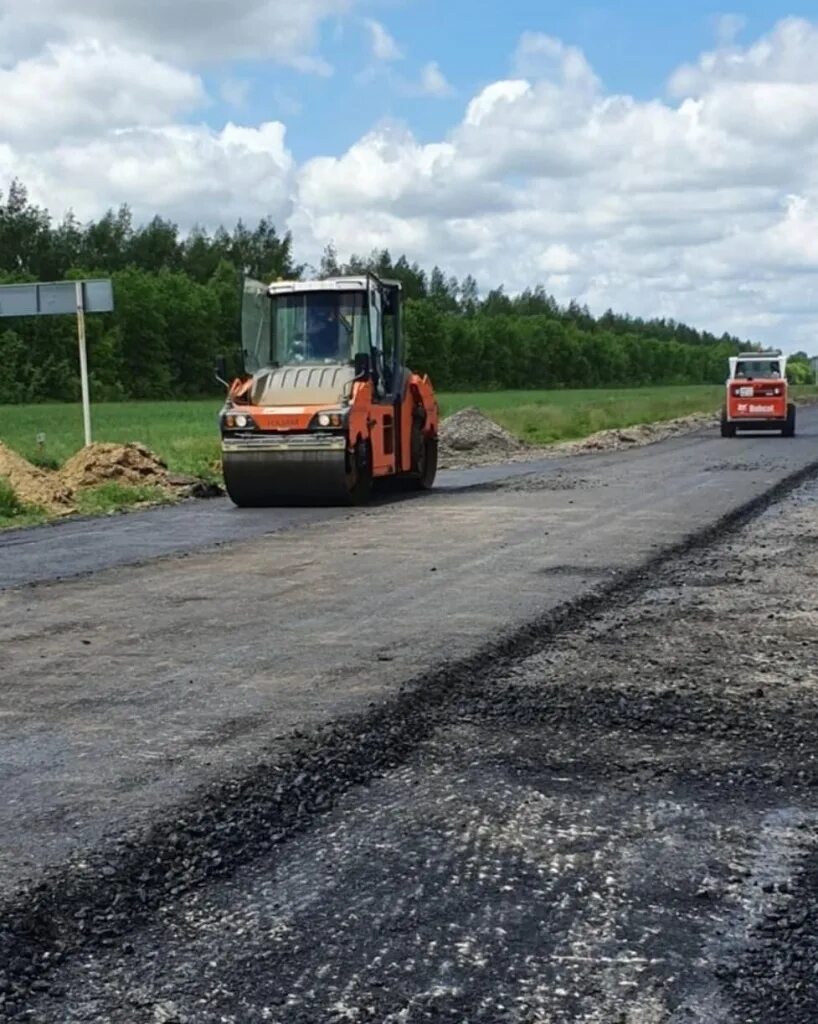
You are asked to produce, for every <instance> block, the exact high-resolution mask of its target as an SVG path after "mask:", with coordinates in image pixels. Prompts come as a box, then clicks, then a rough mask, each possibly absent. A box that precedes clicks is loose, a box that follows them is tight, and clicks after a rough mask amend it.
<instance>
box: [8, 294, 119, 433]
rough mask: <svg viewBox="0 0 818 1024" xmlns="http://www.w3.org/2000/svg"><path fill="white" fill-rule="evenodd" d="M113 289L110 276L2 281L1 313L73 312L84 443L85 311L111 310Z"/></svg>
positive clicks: (87, 426) (87, 407) (87, 419)
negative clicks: (13, 282) (88, 279)
mask: <svg viewBox="0 0 818 1024" xmlns="http://www.w3.org/2000/svg"><path fill="white" fill-rule="evenodd" d="M113 308H114V291H113V285H112V284H111V281H110V279H108V278H105V279H103V280H93V281H55V282H53V283H37V284H4V285H0V317H3V316H57V315H59V314H67V313H74V314H75V315H76V317H77V340H78V343H79V354H80V385H81V387H82V423H83V428H84V431H85V443H86V445H89V444H90V443H91V398H90V392H89V388H88V351H87V347H86V343H85V314H86V313H110V312H112V311H113Z"/></svg>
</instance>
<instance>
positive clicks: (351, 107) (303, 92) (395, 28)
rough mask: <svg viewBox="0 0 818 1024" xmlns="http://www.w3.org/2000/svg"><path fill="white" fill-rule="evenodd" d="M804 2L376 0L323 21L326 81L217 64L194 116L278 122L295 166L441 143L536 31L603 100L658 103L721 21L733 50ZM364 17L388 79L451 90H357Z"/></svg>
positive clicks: (367, 53)
mask: <svg viewBox="0 0 818 1024" xmlns="http://www.w3.org/2000/svg"><path fill="white" fill-rule="evenodd" d="M815 13H816V4H815V3H781V2H780V0H743V2H742V3H741V5H740V7H738V8H735V9H730V8H726V9H725V8H720V7H718V6H714V4H713V3H712V2H708V0H687V2H685V3H679V2H667V0H665V2H660V3H652V2H650V0H620V2H616V3H607V4H604V3H577V2H566V0H505V2H499V0H492V2H483V3H474V2H470V0H445V2H441V0H393V2H389V0H383V2H371V3H368V4H367V5H366V6H364V7H360V8H358V10H357V11H356V13H355V15H354V16H353V17H349V18H345V19H343V21H340V20H338V21H335V20H333V21H329V22H325V23H324V24H323V25H322V27H321V30H320V34H321V39H320V45H319V47H318V49H319V51H320V53H321V54H322V56H324V57H325V58H326V60H327V61H328V62H329V63H330V64H331V65H332V66H333V69H334V73H333V75H332V76H331V77H327V78H324V77H321V76H315V75H307V74H303V73H301V72H299V71H295V70H292V69H288V68H283V67H281V66H280V65H277V64H274V63H271V62H250V63H241V64H227V65H222V66H221V67H220V68H219V69H218V71H212V70H211V71H210V72H209V73H207V74H206V75H205V79H206V81H207V82H208V85H209V86H210V88H211V92H212V94H213V95H214V96H215V97H216V101H215V102H214V103H213V105H212V106H211V107H210V108H209V109H208V110H207V111H205V112H204V116H205V117H206V119H207V120H208V121H209V122H210V123H212V124H213V125H218V124H220V123H222V122H223V121H224V120H225V119H226V118H232V119H234V120H236V121H239V122H245V121H246V122H248V123H256V122H258V121H261V120H265V119H281V120H284V121H285V122H286V124H287V127H288V144H289V146H290V148H291V149H292V151H293V153H294V155H295V156H296V158H297V159H299V160H303V159H307V158H309V157H312V156H316V155H319V154H323V153H327V152H338V151H340V150H343V149H346V148H347V147H348V146H350V145H351V144H352V143H353V142H354V141H355V140H356V139H358V138H360V136H361V135H362V134H363V133H364V132H366V131H367V130H368V129H369V128H370V127H371V126H373V125H375V124H377V123H379V122H380V121H382V120H383V119H396V120H399V121H401V122H404V123H406V124H408V125H409V127H410V128H411V129H412V131H413V132H414V133H415V134H416V136H417V137H418V138H419V139H420V140H421V141H430V140H432V139H436V138H440V137H441V136H443V135H445V133H446V132H447V130H448V129H449V128H450V127H452V126H453V125H455V124H456V123H457V122H458V121H459V120H460V118H461V116H462V112H463V109H464V107H465V106H466V104H467V103H468V101H469V100H470V98H471V97H472V96H474V95H475V93H476V92H478V91H479V90H480V89H481V88H482V87H483V86H484V85H486V84H488V83H490V82H493V81H496V80H497V79H500V78H505V77H511V76H512V75H513V55H514V51H515V49H516V46H517V44H518V41H519V39H520V37H521V35H522V34H523V33H524V32H542V33H546V34H548V35H551V36H555V37H557V38H559V39H561V40H562V41H563V42H564V43H567V44H569V45H572V46H577V47H579V48H580V49H581V50H582V51H583V52H584V53H585V55H586V57H587V58H588V60H589V62H590V64H591V66H592V67H593V69H594V71H595V72H596V73H597V75H598V76H599V77H600V78H601V79H602V82H603V85H604V87H605V91H606V92H612V93H627V94H629V95H633V96H636V97H638V98H643V99H646V98H649V97H653V96H657V95H659V96H661V95H663V94H664V92H665V86H666V82H667V78H668V75H669V74H670V73H671V72H672V71H673V70H675V68H677V67H678V66H680V65H682V64H684V63H686V62H689V61H693V60H695V59H696V57H697V56H698V55H699V54H700V53H702V52H704V51H706V50H709V49H712V48H714V47H715V46H716V45H717V43H718V42H719V39H718V32H719V29H718V26H719V24H720V23H721V19H722V18H723V17H724V15H735V17H736V18H738V19H740V22H741V27H740V28H739V29H738V31H737V32H736V35H735V39H736V42H738V43H741V42H742V41H744V40H752V39H755V38H757V37H758V36H760V35H762V34H763V33H765V32H767V31H769V30H770V28H772V26H773V25H775V23H776V22H777V21H778V20H779V19H780V18H782V17H784V16H803V17H809V16H814V15H815ZM366 18H373V19H376V20H377V21H379V22H380V23H381V24H382V25H383V26H384V27H385V28H386V30H387V31H388V32H389V33H390V34H391V36H392V37H393V38H394V40H395V42H396V43H397V45H398V47H399V48H400V49H401V51H402V54H403V58H402V59H400V60H397V61H395V62H394V63H392V64H391V65H390V68H391V70H392V72H393V73H394V75H397V76H400V77H402V78H404V79H406V80H411V79H413V78H414V79H416V78H417V76H418V74H419V73H420V70H421V68H422V67H423V66H424V65H425V64H427V63H428V62H430V61H434V62H436V63H437V64H439V66H440V68H441V70H442V72H443V73H444V74H445V76H446V78H447V79H448V81H449V82H450V83H451V85H452V87H453V91H452V94H451V95H450V96H446V97H443V98H440V97H427V96H412V95H407V90H406V89H405V88H401V86H400V85H399V84H396V83H395V82H394V81H392V80H390V79H389V78H387V77H386V76H385V75H381V76H380V77H374V78H373V79H372V80H371V81H360V80H359V79H360V76H361V73H362V72H363V71H365V70H366V69H367V68H369V67H371V65H372V63H373V61H372V58H371V44H370V34H369V32H368V30H367V28H366V25H365V24H364V21H365V19H366ZM225 77H227V78H235V79H239V80H244V81H246V82H247V83H248V88H247V98H246V101H245V103H243V104H242V105H241V106H240V107H238V108H237V107H235V106H233V105H230V104H226V103H223V102H220V101H219V99H218V97H219V84H220V82H221V81H223V79H224V78H225Z"/></svg>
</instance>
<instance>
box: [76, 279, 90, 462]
mask: <svg viewBox="0 0 818 1024" xmlns="http://www.w3.org/2000/svg"><path fill="white" fill-rule="evenodd" d="M82 288H83V282H82V281H77V284H76V289H77V337H78V338H79V345H80V383H81V384H82V422H83V426H84V427H85V444H86V446H87V445H89V444H90V443H91V399H90V396H89V394H88V354H87V352H86V350H85V300H84V298H83V292H82Z"/></svg>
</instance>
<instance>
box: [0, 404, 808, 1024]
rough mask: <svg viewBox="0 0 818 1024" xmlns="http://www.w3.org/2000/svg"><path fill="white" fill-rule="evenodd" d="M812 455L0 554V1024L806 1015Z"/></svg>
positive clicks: (673, 452)
mask: <svg viewBox="0 0 818 1024" xmlns="http://www.w3.org/2000/svg"><path fill="white" fill-rule="evenodd" d="M816 440H818V410H815V411H814V410H811V409H810V410H803V415H802V419H801V423H800V432H799V436H798V437H797V438H795V439H794V440H782V439H781V438H778V437H758V438H755V437H752V438H750V437H748V438H741V439H738V440H735V441H731V440H722V439H720V438H719V437H717V436H715V434H714V432H713V431H712V430H710V431H707V432H703V433H700V434H694V435H690V436H685V437H679V438H675V439H672V440H668V441H665V442H663V443H661V444H657V445H653V446H650V447H645V448H638V449H633V450H627V451H622V452H617V453H613V454H589V455H584V456H578V457H577V456H575V457H573V458H570V459H569V458H566V459H564V460H562V459H561V460H556V461H551V462H549V463H548V464H547V465H546V464H542V465H540V464H518V465H516V466H513V467H508V466H507V467H500V468H494V469H492V468H484V469H475V470H471V471H460V473H459V474H457V475H454V474H453V475H452V476H451V477H448V478H444V481H443V483H444V486H443V487H442V488H441V490H440V491H439V492H438V493H435V494H432V495H430V496H426V497H421V498H417V499H412V500H391V499H384V500H383V501H382V503H380V504H378V505H376V506H375V507H373V508H371V509H367V510H364V511H354V512H340V511H337V510H329V509H323V510H306V509H305V510H269V511H263V512H252V513H240V512H238V511H236V510H231V509H229V508H228V507H227V506H226V505H225V504H223V503H220V502H213V503H206V504H204V505H183V506H176V507H174V508H169V509H157V510H153V511H150V512H147V513H140V514H136V515H134V516H129V517H123V518H117V519H112V520H106V521H104V522H99V521H95V522H73V523H64V524H60V525H58V526H55V527H50V528H44V529H39V530H33V531H24V532H21V533H19V534H16V535H9V536H8V537H3V538H2V539H0V573H2V577H1V578H0V585H1V586H4V587H5V588H6V589H4V590H3V591H2V593H0V645H1V646H0V659H2V670H3V671H2V675H3V689H4V698H5V699H4V705H3V715H2V719H0V729H2V741H0V742H1V743H2V745H1V746H0V750H2V755H0V780H1V782H2V792H3V796H4V799H3V801H2V804H0V849H2V851H3V860H2V863H0V1019H2V1015H3V1014H5V1015H6V1017H7V1018H8V1019H23V1020H29V1021H31V1020H39V1021H48V1022H50V1021H61V1022H63V1021H64V1022H74V1021H111V1022H123V1024H124V1022H128V1024H130V1022H134V1024H143V1022H144V1024H156V1022H161V1021H166V1022H169V1021H187V1022H191V1024H192V1022H205V1024H209V1022H211V1021H212V1022H220V1024H221V1022H237V1024H240V1022H245V1021H247V1022H250V1021H275V1022H282V1024H284V1022H304V1024H306V1022H322V1024H323V1022H325V1021H326V1022H336V1021H338V1022H340V1021H367V1022H369V1021H371V1022H390V1024H399V1022H409V1024H413V1022H415V1021H428V1020H431V1021H438V1020H440V1021H442V1020H451V1021H461V1022H471V1021H488V1022H493V1021H514V1022H526V1024H528V1022H531V1024H534V1022H566V1024H568V1022H571V1024H574V1022H577V1024H579V1022H583V1024H609V1022H610V1024H614V1022H617V1024H665V1022H668V1024H677V1022H687V1021H696V1022H701V1024H705V1022H706V1024H719V1022H730V1024H756V1022H757V1024H778V1022H781V1024H784V1022H786V1024H800V1022H803V1024H807V1022H814V1021H815V1020H816V1019H818V1003H816V992H818V984H816V980H817V979H818V974H816V966H818V950H816V946H815V941H816V940H815V930H814V928H813V927H812V924H811V922H812V921H813V920H814V915H815V911H816V910H818V789H816V784H818V765H816V760H815V758H816V756H818V753H817V752H818V747H816V744H815V735H816V727H817V726H818V714H816V712H817V711H818V701H817V700H816V689H815V687H816V683H818V678H816V669H815V653H816V646H818V641H816V636H818V630H817V629H816V625H818V611H816V609H818V485H816V484H815V483H813V482H812V481H813V478H814V474H815V471H816V469H818V446H816ZM185 517H187V519H186V518H185ZM186 524H187V525H186ZM160 536H163V537H164V538H165V539H164V541H160ZM148 537H149V538H150V540H146V539H145V538H148ZM46 538H52V539H51V541H48V540H47V539H46ZM140 538H141V540H140ZM168 538H169V539H168ZM174 538H175V539H174ZM123 549H124V551H125V554H124V555H123ZM37 552H38V553H39V558H37V557H36V553H37ZM158 555H161V556H163V557H153V556H158ZM56 577H66V578H64V579H61V580H60V579H57V578H56ZM4 957H5V962H6V968H5V970H4V969H3V966H2V963H3V958H4Z"/></svg>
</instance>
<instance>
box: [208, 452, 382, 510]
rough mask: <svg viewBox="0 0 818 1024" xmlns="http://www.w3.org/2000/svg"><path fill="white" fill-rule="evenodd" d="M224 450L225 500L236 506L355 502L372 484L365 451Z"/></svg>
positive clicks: (344, 503)
mask: <svg viewBox="0 0 818 1024" xmlns="http://www.w3.org/2000/svg"><path fill="white" fill-rule="evenodd" d="M360 448H361V446H360V445H359V446H358V449H356V450H355V451H354V452H351V453H350V452H346V451H338V450H335V451H327V452H322V451H315V452H309V451H307V452H246V451H243V452H224V453H223V455H222V470H223V473H224V485H225V488H226V490H227V493H228V495H229V496H230V500H231V501H232V502H233V503H234V504H235V505H238V506H239V507H240V508H266V507H270V506H276V505H360V504H362V503H364V502H365V501H366V500H367V499H368V498H369V494H370V491H371V488H372V471H371V466H370V460H369V458H368V451H366V450H364V451H361V450H359V449H360Z"/></svg>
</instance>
